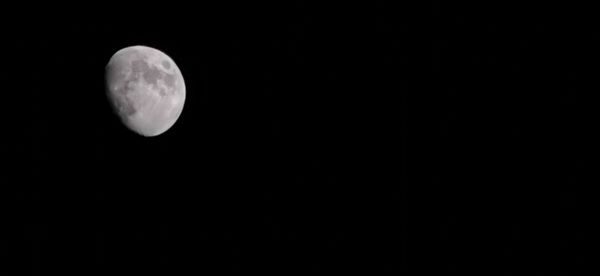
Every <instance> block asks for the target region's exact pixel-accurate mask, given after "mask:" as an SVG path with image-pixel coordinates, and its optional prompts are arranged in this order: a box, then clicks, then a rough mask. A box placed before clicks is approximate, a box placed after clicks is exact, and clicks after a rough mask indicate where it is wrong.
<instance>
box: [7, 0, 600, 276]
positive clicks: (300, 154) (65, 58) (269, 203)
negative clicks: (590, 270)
mask: <svg viewBox="0 0 600 276" xmlns="http://www.w3.org/2000/svg"><path fill="white" fill-rule="evenodd" d="M432 4H433V5H432V6H430V10H428V13H427V15H426V16H425V17H423V18H420V19H413V18H414V17H415V16H414V15H415V14H414V13H415V9H414V8H409V7H407V6H405V7H402V8H398V7H394V6H392V5H389V4H381V3H379V2H374V3H373V4H370V5H364V6H360V5H357V6H352V5H345V6H334V5H331V6H324V5H322V4H319V5H316V4H309V3H304V2H302V1H296V2H289V3H285V4H279V5H275V6H271V5H264V6H260V5H259V6H252V5H245V6H236V5H233V6H231V7H230V6H228V5H225V4H223V5H222V6H219V7H217V6H210V7H209V6H208V5H207V4H203V6H202V7H200V8H197V7H192V6H190V7H185V8H186V9H183V10H187V12H183V13H182V14H180V16H177V17H174V16H172V17H169V16H166V17H165V18H166V19H167V20H168V21H169V22H170V23H171V24H169V25H165V24H161V22H157V21H155V20H152V21H148V20H147V17H145V16H143V15H142V14H143V13H130V12H126V11H125V10H121V11H120V12H113V13H107V14H109V15H110V16H109V18H106V17H105V16H106V14H105V16H100V17H99V18H96V17H94V16H91V15H90V16H89V17H88V16H86V15H87V14H86V13H71V14H69V16H65V17H58V16H57V17H53V16H49V17H50V18H46V17H34V16H32V17H31V18H35V19H36V20H33V19H32V20H22V21H19V22H22V24H14V23H13V24H12V25H11V24H10V22H7V23H5V24H4V25H3V28H4V29H5V30H6V32H5V33H8V37H9V38H10V39H6V40H5V41H3V45H4V46H8V48H9V51H7V52H8V53H10V54H9V55H7V57H6V59H8V61H9V64H11V70H10V73H9V74H8V76H9V78H10V80H11V81H10V83H11V84H12V85H14V90H15V91H16V92H15V93H11V95H10V96H16V97H15V98H14V99H13V98H9V100H5V102H4V105H5V107H4V108H3V110H2V112H3V113H2V114H3V117H5V118H11V119H7V120H5V124H6V125H5V127H4V129H5V130H6V132H5V133H3V135H2V148H1V150H2V152H1V153H2V162H3V167H2V176H1V177H2V179H1V180H0V181H1V183H7V184H4V185H3V187H2V201H3V202H5V203H7V204H6V207H4V209H3V211H2V214H3V216H4V217H6V219H5V223H4V225H5V226H4V227H3V230H2V231H5V232H6V234H3V238H2V239H1V241H2V244H0V249H1V251H0V253H1V254H2V258H3V259H5V260H6V261H7V263H11V264H13V265H14V267H16V268H18V269H19V270H21V271H23V273H21V274H23V275H50V274H57V273H60V274H64V273H69V274H76V273H77V274H81V273H82V272H85V273H86V274H95V275H106V274H108V273H113V272H114V271H119V273H135V274H141V273H144V274H153V275H154V274H156V275H159V274H166V273H167V274H174V273H189V272H188V271H192V272H193V273H215V272H230V271H237V272H259V271H260V272H266V271H268V272H279V273H284V274H289V273H293V272H304V273H306V272H322V271H327V272H339V271H361V270H364V271H369V272H370V273H373V272H381V271H383V272H407V271H408V270H410V271H414V270H418V271H428V270H436V271H437V270H439V271H440V272H450V273H459V272H463V271H467V270H476V271H479V272H483V271H485V272H490V271H491V272H494V273H495V274H503V273H504V274H505V275H509V274H510V273H517V272H521V271H526V272H528V273H529V274H532V273H536V272H538V273H543V272H547V271H552V272H561V273H565V274H567V275H573V274H572V273H573V272H574V271H575V270H576V269H577V268H580V267H581V266H582V265H583V264H586V263H588V262H589V257H588V256H587V255H586V254H584V252H585V243H586V241H587V239H588V238H589V232H588V227H589V226H588V225H587V222H586V221H588V220H587V219H586V216H587V213H586V210H590V208H589V207H588V205H587V204H588V203H589V201H586V200H584V199H583V198H584V196H585V195H586V194H589V191H588V190H586V188H585V186H584V185H583V183H582V181H581V177H580V176H579V175H578V174H579V171H580V169H581V168H582V167H584V163H583V161H582V158H581V152H582V146H581V142H582V138H581V137H584V136H585V133H583V131H582V128H581V125H580V121H581V120H580V119H581V118H584V117H588V116H589V114H586V112H589V109H585V108H582V107H581V106H580V104H581V99H579V98H578V95H579V94H580V93H581V91H585V90H589V88H590V86H589V84H584V83H583V81H584V79H592V76H593V72H597V71H594V70H585V69H584V68H587V67H585V66H583V65H582V60H584V59H585V60H589V61H590V62H591V63H593V61H597V60H598V58H599V57H598V55H597V54H593V51H591V50H590V49H591V48H592V47H591V45H593V44H591V43H592V42H594V41H596V44H597V40H598V39H597V37H598V36H597V34H596V33H594V32H589V33H586V32H585V31H583V30H580V29H577V30H578V31H575V30H576V28H574V25H576V24H575V23H573V22H570V24H565V22H566V21H568V19H570V18H574V17H570V16H569V15H567V14H566V12H565V13H564V14H563V16H547V15H548V14H550V13H547V14H544V13H543V12H539V11H538V12H537V13H534V12H533V11H535V9H533V10H531V9H525V8H524V7H521V8H520V9H508V11H507V12H508V13H506V12H502V11H500V10H499V9H498V8H497V7H483V6H478V7H475V6H464V7H463V6H460V5H447V4H441V3H438V2H432ZM73 14H75V15H73ZM507 14H508V15H510V16H507ZM109 19H110V20H109ZM3 23H4V22H3ZM134 26H139V27H134ZM582 34H583V35H582ZM594 34H596V35H595V36H594ZM131 45H146V46H150V47H154V48H157V49H160V50H161V51H163V52H165V53H167V54H168V55H169V56H170V57H172V58H173V59H174V61H175V62H176V63H177V65H178V66H179V68H180V69H181V71H182V73H183V75H184V79H185V81H186V87H187V99H186V103H185V106H184V110H183V113H182V115H181V117H180V118H179V120H178V121H177V123H176V124H175V125H174V126H173V127H172V128H171V129H170V130H169V131H167V132H166V133H164V134H163V135H160V136H158V137H153V138H144V137H140V136H137V135H136V134H134V133H132V132H130V131H128V130H127V129H126V128H125V127H123V126H122V125H121V124H120V122H119V121H118V119H117V118H116V117H114V115H112V113H111V111H110V109H109V107H108V103H107V102H106V99H105V95H104V87H103V73H104V66H105V65H106V63H107V62H108V59H109V58H110V57H111V56H112V54H114V52H116V51H118V50H119V49H121V48H123V47H127V46H131ZM596 70H597V69H596ZM591 87H595V86H591ZM579 97H580V95H579ZM3 267H5V268H2V269H4V270H6V271H7V273H8V271H9V270H12V266H11V267H9V266H3ZM480 268H481V269H482V270H479V269H480ZM411 274H413V273H411ZM485 274H489V273H485ZM7 275H9V274H7ZM11 275H13V274H11Z"/></svg>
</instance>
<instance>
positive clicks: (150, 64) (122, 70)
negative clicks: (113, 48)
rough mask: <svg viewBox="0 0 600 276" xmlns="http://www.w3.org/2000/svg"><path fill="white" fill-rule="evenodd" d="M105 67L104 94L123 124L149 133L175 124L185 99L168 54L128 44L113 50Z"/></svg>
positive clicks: (179, 79) (156, 133) (178, 76)
mask: <svg viewBox="0 0 600 276" xmlns="http://www.w3.org/2000/svg"><path fill="white" fill-rule="evenodd" d="M105 69H106V71H105V84H106V94H107V96H108V99H109V102H110V103H111V106H112V108H113V110H114V112H115V113H116V114H117V115H118V117H119V118H120V119H121V121H122V122H123V124H124V125H125V126H126V127H127V128H129V129H130V130H132V131H134V132H135V133H138V134H140V135H142V136H146V137H150V136H156V135H160V134H161V133H164V132H165V131H167V130H168V129H169V128H171V127H172V126H173V124H175V121H177V119H178V118H179V115H181V111H182V110H183V104H184V102H185V83H184V81H183V76H182V75H181V71H179V67H177V65H176V64H175V62H174V61H173V60H172V59H171V58H170V57H169V56H167V55H166V54H165V53H163V52H161V51H159V50H157V49H154V48H150V47H146V46H131V47H127V48H123V49H121V50H119V51H118V52H116V53H115V54H114V55H113V56H112V57H111V58H110V60H109V61H108V64H107V65H106V68H105Z"/></svg>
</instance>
